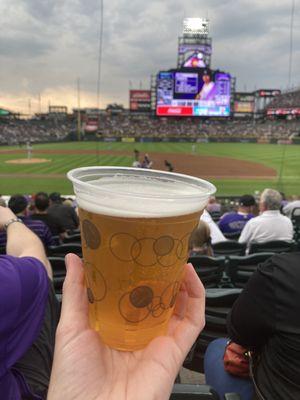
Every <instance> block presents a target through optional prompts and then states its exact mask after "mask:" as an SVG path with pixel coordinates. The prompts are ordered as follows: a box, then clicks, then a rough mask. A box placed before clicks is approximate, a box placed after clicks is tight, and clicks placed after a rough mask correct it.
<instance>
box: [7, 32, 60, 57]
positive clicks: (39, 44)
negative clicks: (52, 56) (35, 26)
mask: <svg viewBox="0 0 300 400" xmlns="http://www.w3.org/2000/svg"><path fill="white" fill-rule="evenodd" d="M52 49H53V44H52V43H51V42H49V41H45V40H41V39H40V38H38V37H35V36H30V35H28V36H21V37H18V36H17V37H9V36H0V50H1V56H2V57H9V58H14V59H18V60H20V59H31V58H32V57H40V56H43V55H45V54H47V53H48V52H49V51H51V50H52Z"/></svg>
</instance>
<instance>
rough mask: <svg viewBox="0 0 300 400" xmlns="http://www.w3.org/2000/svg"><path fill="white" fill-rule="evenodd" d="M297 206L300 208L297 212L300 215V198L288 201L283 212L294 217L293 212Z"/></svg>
mask: <svg viewBox="0 0 300 400" xmlns="http://www.w3.org/2000/svg"><path fill="white" fill-rule="evenodd" d="M295 208H299V210H298V212H297V214H298V215H300V199H298V200H294V201H291V202H290V203H287V204H286V205H285V206H284V207H283V210H282V212H283V214H284V215H286V216H287V217H289V218H292V213H293V211H294V209H295Z"/></svg>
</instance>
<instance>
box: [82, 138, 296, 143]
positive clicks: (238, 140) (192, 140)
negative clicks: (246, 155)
mask: <svg viewBox="0 0 300 400" xmlns="http://www.w3.org/2000/svg"><path fill="white" fill-rule="evenodd" d="M85 140H86V139H85ZM89 140H98V141H99V142H123V143H136V142H141V143H153V142H173V143H174V142H175V143H178V142H182V143H187V142H188V143H258V144H289V145H292V144H299V145H300V138H294V139H266V138H241V137H211V138H190V137H178V136H177V137H172V136H170V137H148V136H146V137H94V139H92V138H91V139H89Z"/></svg>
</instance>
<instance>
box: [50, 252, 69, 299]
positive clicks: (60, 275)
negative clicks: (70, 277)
mask: <svg viewBox="0 0 300 400" xmlns="http://www.w3.org/2000/svg"><path fill="white" fill-rule="evenodd" d="M48 260H49V261H50V264H51V267H52V270H53V286H54V290H55V293H56V295H61V294H62V287H63V283H64V280H65V277H66V265H65V259H64V257H48Z"/></svg>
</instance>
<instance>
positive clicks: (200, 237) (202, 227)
mask: <svg viewBox="0 0 300 400" xmlns="http://www.w3.org/2000/svg"><path fill="white" fill-rule="evenodd" d="M189 255H190V256H197V255H206V256H210V257H213V255H214V254H213V249H212V247H211V237H210V229H209V225H208V224H207V223H206V222H204V221H201V220H200V221H199V225H198V227H197V228H196V229H195V230H194V231H193V232H192V234H191V236H190V239H189Z"/></svg>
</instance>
